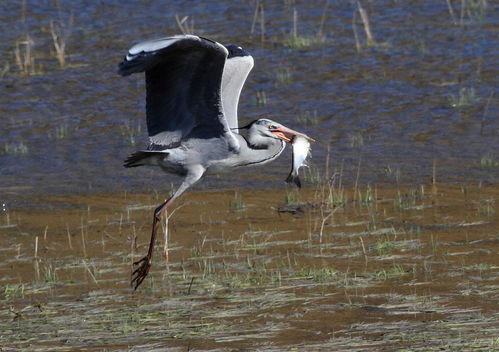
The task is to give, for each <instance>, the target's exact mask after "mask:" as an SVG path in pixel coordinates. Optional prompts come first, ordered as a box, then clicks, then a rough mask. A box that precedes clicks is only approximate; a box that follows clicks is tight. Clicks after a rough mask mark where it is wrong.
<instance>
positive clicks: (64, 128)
mask: <svg viewBox="0 0 499 352" xmlns="http://www.w3.org/2000/svg"><path fill="white" fill-rule="evenodd" d="M69 132H70V131H69V126H68V124H67V123H63V124H61V125H58V126H56V127H55V129H54V130H52V131H48V132H47V137H48V138H49V139H64V138H66V137H67V136H68V135H69Z"/></svg>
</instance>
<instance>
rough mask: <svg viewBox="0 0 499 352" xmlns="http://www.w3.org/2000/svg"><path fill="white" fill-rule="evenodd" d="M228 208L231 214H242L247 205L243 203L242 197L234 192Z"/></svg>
mask: <svg viewBox="0 0 499 352" xmlns="http://www.w3.org/2000/svg"><path fill="white" fill-rule="evenodd" d="M230 208H231V210H232V211H233V212H242V211H244V210H246V208H247V205H246V203H245V202H244V201H243V196H242V194H241V193H239V192H234V196H233V198H232V200H231V201H230Z"/></svg>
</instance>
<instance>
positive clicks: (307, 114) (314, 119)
mask: <svg viewBox="0 0 499 352" xmlns="http://www.w3.org/2000/svg"><path fill="white" fill-rule="evenodd" d="M297 121H298V122H300V123H302V124H304V125H305V126H315V125H317V124H318V123H319V117H318V115H317V110H316V109H314V110H312V111H309V110H305V111H301V112H300V114H299V115H298V118H297Z"/></svg>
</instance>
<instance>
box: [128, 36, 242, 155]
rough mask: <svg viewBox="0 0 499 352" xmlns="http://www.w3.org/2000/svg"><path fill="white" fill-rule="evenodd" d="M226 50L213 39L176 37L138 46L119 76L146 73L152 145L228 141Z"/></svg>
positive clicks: (232, 142)
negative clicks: (224, 90)
mask: <svg viewBox="0 0 499 352" xmlns="http://www.w3.org/2000/svg"><path fill="white" fill-rule="evenodd" d="M227 55H228V51H227V49H226V48H225V47H224V46H223V45H221V44H219V43H217V42H214V41H211V40H209V39H205V38H201V37H197V36H193V35H184V36H175V37H169V38H161V39H156V40H151V41H146V42H142V43H139V44H137V45H135V46H133V47H132V48H131V49H130V50H129V52H128V55H127V56H126V57H125V59H124V60H123V62H122V63H121V64H120V65H119V70H118V73H120V74H121V75H123V76H127V75H130V74H132V73H136V72H143V71H145V75H146V91H147V95H146V114H147V130H148V133H149V138H150V141H151V144H152V145H159V146H160V147H163V148H171V147H174V146H177V145H179V143H180V142H181V141H182V139H184V138H201V139H208V138H225V139H226V141H227V143H228V145H229V147H230V148H238V147H239V144H238V142H237V140H236V139H235V138H234V136H233V135H232V133H231V132H230V129H229V126H228V123H227V120H226V118H225V116H224V114H223V108H222V103H221V80H222V73H223V68H224V65H225V61H226V57H227Z"/></svg>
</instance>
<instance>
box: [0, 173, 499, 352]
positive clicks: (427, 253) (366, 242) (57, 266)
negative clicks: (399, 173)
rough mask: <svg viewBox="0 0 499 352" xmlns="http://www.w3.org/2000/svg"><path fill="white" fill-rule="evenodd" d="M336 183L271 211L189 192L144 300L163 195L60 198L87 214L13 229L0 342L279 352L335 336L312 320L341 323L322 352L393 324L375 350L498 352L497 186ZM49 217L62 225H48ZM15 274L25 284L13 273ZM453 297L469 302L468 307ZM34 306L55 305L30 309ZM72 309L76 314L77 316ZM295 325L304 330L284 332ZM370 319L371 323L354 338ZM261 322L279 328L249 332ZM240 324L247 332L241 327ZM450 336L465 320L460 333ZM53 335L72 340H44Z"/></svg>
mask: <svg viewBox="0 0 499 352" xmlns="http://www.w3.org/2000/svg"><path fill="white" fill-rule="evenodd" d="M329 174H331V172H329ZM332 175H333V176H332V177H325V176H326V175H325V174H320V177H319V180H318V182H317V183H316V184H315V185H314V186H313V187H311V188H308V189H307V188H306V189H304V190H302V191H301V192H300V193H298V192H296V191H289V190H288V191H274V192H273V193H274V194H275V193H277V194H276V195H275V196H274V197H272V198H269V197H268V195H267V196H265V192H264V191H249V192H246V191H245V192H239V191H238V192H236V193H232V194H230V193H228V192H216V193H215V192H209V193H204V192H200V193H196V192H191V193H190V194H189V195H187V196H186V200H185V202H186V203H185V205H186V206H183V205H182V204H181V205H180V206H179V207H178V209H177V211H175V214H174V215H173V219H170V225H169V227H170V231H171V234H170V235H169V236H170V241H173V242H170V243H169V244H168V246H169V255H168V257H167V259H161V255H160V253H159V252H160V250H158V253H157V255H156V256H155V258H156V259H155V261H156V263H155V264H156V265H155V266H154V270H153V272H152V275H151V277H150V278H148V279H147V280H146V283H145V285H144V288H143V289H142V290H139V292H137V293H136V294H135V295H134V297H135V298H134V297H132V296H130V293H129V292H130V291H129V290H130V288H129V274H130V265H131V262H132V261H133V260H134V259H135V258H136V255H137V254H136V253H137V252H140V251H142V250H143V247H144V246H146V245H147V244H146V243H145V242H143V241H144V229H146V228H147V226H146V225H147V223H148V219H149V216H148V215H149V211H150V209H151V207H154V206H152V205H151V206H149V204H151V203H153V204H155V201H156V199H155V196H154V195H126V196H125V198H123V197H121V198H120V199H117V200H114V201H111V199H113V198H111V197H104V198H102V197H98V196H97V197H96V196H88V197H82V198H67V199H64V198H58V199H57V202H61V201H64V202H75V201H76V202H77V203H78V204H80V205H82V207H81V208H84V209H85V210H76V211H75V210H52V211H48V212H45V211H41V212H39V213H38V212H37V213H32V214H30V213H25V212H22V213H19V210H16V211H14V213H13V215H14V216H15V217H16V218H19V219H20V221H19V222H18V224H17V225H15V226H14V227H4V228H1V229H0V231H3V236H6V238H7V239H8V241H7V242H5V246H4V250H3V251H2V253H1V254H0V255H1V256H2V262H3V263H5V264H4V265H2V266H0V269H1V270H3V271H4V273H5V274H4V277H5V279H4V284H3V287H2V289H1V295H0V299H1V300H2V301H3V302H4V303H5V304H4V305H3V306H4V307H5V308H4V309H2V310H0V316H2V318H3V320H2V321H3V322H2V329H3V330H6V329H7V330H8V331H14V330H12V329H13V326H14V325H15V326H16V327H17V328H16V329H15V331H17V332H16V333H12V334H10V335H3V336H2V338H1V339H2V344H3V345H4V346H7V347H8V346H18V347H19V346H21V347H23V348H30V349H34V350H39V349H40V350H41V349H43V347H37V346H34V345H32V344H30V343H29V342H22V341H23V340H25V338H26V336H33V337H36V339H37V340H38V343H39V346H44V345H51V346H56V345H59V344H60V343H61V341H62V340H60V339H68V338H70V336H72V334H74V333H76V331H78V336H80V338H79V340H78V341H71V342H69V343H70V345H71V346H73V347H75V348H79V347H83V346H87V345H88V344H89V343H90V341H91V340H90V339H91V337H92V339H93V340H92V341H94V342H93V343H92V345H93V346H104V344H110V345H115V344H120V341H121V339H122V338H123V336H127V341H129V342H132V341H133V343H134V344H135V345H142V344H143V346H147V343H152V342H154V344H157V345H156V346H170V347H171V346H183V343H184V342H186V341H187V340H189V341H195V343H201V340H200V339H201V338H202V339H203V341H204V343H203V346H208V345H206V343H208V344H211V346H212V347H213V348H225V347H230V346H234V345H233V343H236V344H237V346H239V347H241V346H246V347H247V348H255V346H256V345H255V343H256V342H255V340H254V339H253V338H251V335H247V334H245V333H244V331H247V329H248V328H249V327H250V326H252V328H251V329H253V330H254V331H255V333H258V334H259V336H260V337H259V339H263V340H265V341H276V342H277V341H281V340H280V338H279V336H280V334H282V333H293V332H294V331H302V332H303V333H304V334H305V335H306V336H313V335H315V334H316V333H317V331H324V329H328V328H331V326H330V323H327V324H326V323H325V324H320V323H314V321H315V318H314V319H310V318H309V317H308V314H307V313H304V312H303V313H299V312H301V310H302V309H303V307H307V308H306V310H307V311H308V312H310V314H313V315H312V316H313V317H320V319H321V320H322V319H324V321H330V318H331V317H336V318H335V323H334V327H335V329H336V330H337V332H336V334H335V336H334V337H327V338H315V339H314V341H315V342H314V344H316V346H317V348H320V349H324V348H329V347H330V346H346V345H350V344H351V343H354V342H355V341H357V342H355V343H361V344H368V343H370V342H372V341H373V340H372V337H373V336H379V335H378V334H379V331H380V330H379V326H377V325H376V323H377V322H379V321H380V319H381V321H382V319H384V318H385V317H388V316H389V317H390V324H391V325H390V335H389V337H387V338H382V339H377V340H376V341H377V343H378V346H390V348H393V347H394V346H397V348H400V349H404V348H405V349H407V348H409V349H410V350H419V349H421V348H423V347H424V348H428V346H432V347H434V348H440V347H442V346H449V345H452V344H455V343H457V342H456V341H457V340H456V339H457V338H458V337H457V336H459V338H463V337H467V338H466V340H467V341H469V342H461V344H462V345H461V347H463V349H462V350H472V349H473V348H475V347H477V346H478V347H479V348H483V349H485V350H486V349H487V348H489V347H490V346H493V345H494V343H495V342H494V338H495V333H494V330H493V329H492V330H485V331H482V332H481V334H480V335H476V334H475V333H476V330H475V329H470V328H469V327H472V326H475V327H477V328H478V327H480V326H482V324H489V326H490V324H493V322H494V319H496V318H495V317H494V315H493V314H490V313H489V312H490V311H489V305H490V302H491V301H490V300H489V299H488V298H490V297H492V296H491V295H492V294H493V292H494V290H495V287H496V286H497V284H496V283H497V280H498V279H499V277H498V271H497V266H496V265H495V263H496V259H497V253H496V251H495V250H494V249H493V248H492V246H493V244H494V243H495V242H496V241H497V235H498V233H497V231H496V230H497V229H496V228H495V223H496V222H497V214H496V212H495V202H496V200H497V199H498V197H499V190H498V189H497V187H485V186H473V185H467V186H466V187H460V188H459V187H457V188H456V187H452V186H446V185H443V184H440V185H438V191H436V192H435V191H434V190H433V188H432V187H428V186H427V187H423V186H419V187H413V188H407V189H403V188H400V189H396V190H392V189H379V188H378V187H376V186H374V185H368V186H366V187H361V186H360V185H358V187H357V188H356V189H355V190H354V189H347V188H345V187H344V186H343V185H342V180H341V178H340V176H339V175H337V174H335V173H332ZM354 191H355V193H354ZM355 194H357V195H356V196H355ZM243 199H244V202H243ZM279 199H281V200H279ZM116 204H119V207H118V208H121V209H122V211H121V212H120V211H116ZM130 204H132V205H130ZM291 204H300V206H301V207H302V208H301V212H294V213H288V214H286V213H281V212H280V213H279V214H280V215H277V214H278V213H276V212H275V211H273V210H272V208H275V207H277V206H279V205H291ZM463 204H464V205H465V206H463ZM83 205H84V206H83ZM130 209H133V210H134V211H133V212H130ZM208 209H210V210H208ZM9 213H12V210H10V212H9ZM51 214H58V216H56V217H53V216H52V219H53V220H48V218H51V216H50V215H51ZM199 214H203V215H201V216H200V215H199ZM47 215H49V216H47ZM208 215H209V216H208ZM9 222H10V221H9ZM61 235H62V237H67V240H62V241H61V239H60V238H59V237H60V236H61ZM35 237H36V238H35ZM164 260H167V262H164ZM9 263H10V264H9ZM11 264H14V265H16V267H18V268H19V269H18V270H16V272H13V271H11V269H9V266H10V265H11ZM161 264H162V265H161ZM456 277H458V278H459V280H456ZM406 288H410V289H406ZM455 292H461V295H460V297H461V298H460V299H459V300H455V299H454V297H455ZM42 297H51V299H50V300H49V301H47V302H44V301H40V299H41V298H42ZM136 298H138V299H139V300H138V301H137V300H136ZM33 301H35V302H36V301H38V302H44V303H39V306H36V305H35V306H33V305H32V304H30V303H27V302H33ZM186 309H187V311H188V312H190V313H189V314H188V315H187V316H188V318H186V312H187V311H186ZM66 310H70V311H71V312H72V313H71V314H70V315H69V316H65V315H64V312H65V311H66ZM97 312H98V314H97ZM291 312H295V313H293V314H295V315H296V316H297V317H298V318H299V319H298V320H296V321H289V319H287V318H285V317H286V316H288V314H291ZM362 312H370V313H369V315H366V316H365V317H364V318H363V320H362V321H363V326H364V328H362V329H357V328H356V327H355V326H356V325H355V324H359V321H358V319H357V315H358V314H363V313H362ZM262 314H264V315H266V316H267V318H266V319H265V321H266V322H267V323H265V324H263V325H262V324H260V323H249V322H248V321H252V320H253V319H257V317H258V316H261V315H262ZM283 314H284V315H283ZM63 316H64V318H63ZM207 316H209V317H210V321H207V320H206V319H205V318H204V317H207ZM241 316H244V317H246V318H245V319H244V321H246V323H245V322H243V321H240V322H239V323H238V324H237V325H234V319H236V320H238V319H239V318H238V317H241ZM340 317H341V318H340ZM214 318H216V320H217V323H216V324H214V321H213V320H212V319H214ZM248 318H250V320H248ZM443 321H447V322H448V321H453V322H454V323H453V324H454V325H452V326H453V328H452V329H449V326H448V325H446V324H444V323H442V322H443ZM83 322H85V323H83ZM423 322H425V323H424V325H422V323H423ZM464 322H466V324H464ZM496 322H497V321H496ZM461 323H462V325H460V324H461ZM268 324H270V326H271V329H270V331H269V330H268V326H269V325H268ZM48 326H51V328H55V329H58V330H59V335H58V336H60V337H50V336H49V335H47V334H44V333H43V331H46V329H47V327H48ZM103 326H106V329H104V330H103V329H102V327H103ZM385 328H386V327H385ZM409 330H411V331H410V332H409ZM234 332H237V333H238V336H239V337H238V338H237V339H235V340H234V338H233V337H231V336H234V335H233V334H234ZM165 334H166V335H165ZM170 334H171V335H170ZM423 335H424V336H425V337H426V338H425V339H421V336H423ZM153 336H163V338H162V340H156V338H154V337H153ZM165 336H167V337H166V338H165ZM168 336H171V337H168ZM173 336H175V337H173ZM428 336H432V337H433V338H432V340H433V342H431V343H430V345H428V339H427V338H428ZM151 338H152V339H153V340H151ZM146 340H147V341H148V342H146ZM263 340H262V341H263ZM104 341H106V342H104ZM208 341H209V342H208ZM300 341H301V339H298V340H296V339H290V340H288V342H284V341H282V342H280V343H284V344H285V346H288V347H290V346H299V345H300V343H301V342H300ZM287 343H289V345H287ZM307 347H309V345H307ZM144 348H146V347H144Z"/></svg>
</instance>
